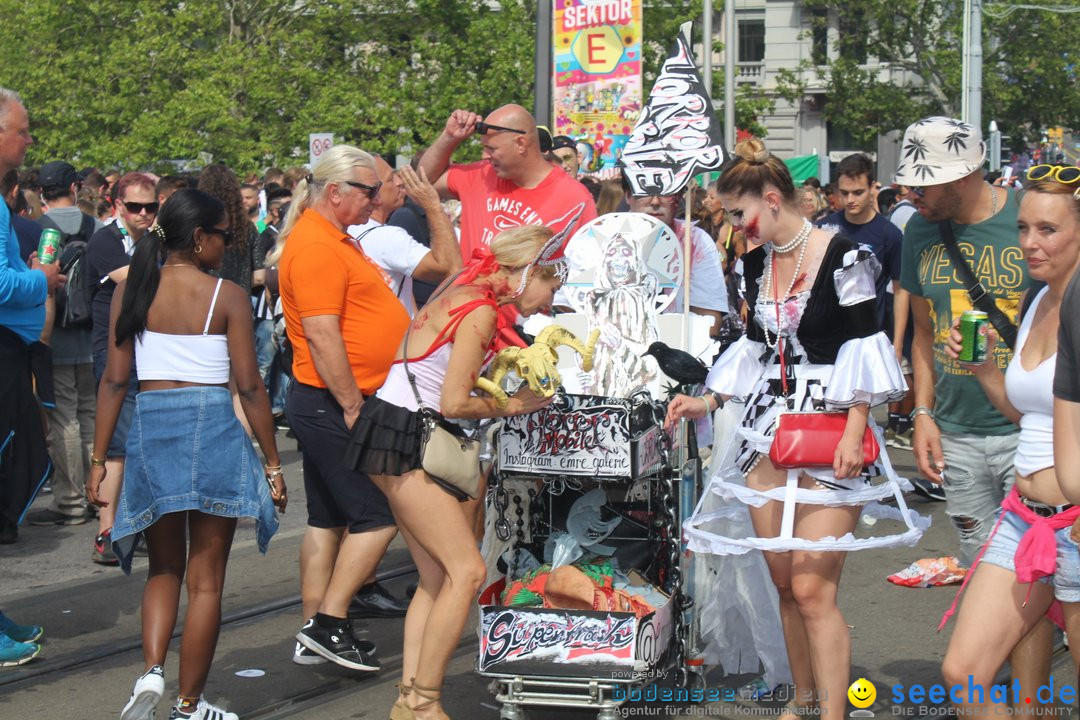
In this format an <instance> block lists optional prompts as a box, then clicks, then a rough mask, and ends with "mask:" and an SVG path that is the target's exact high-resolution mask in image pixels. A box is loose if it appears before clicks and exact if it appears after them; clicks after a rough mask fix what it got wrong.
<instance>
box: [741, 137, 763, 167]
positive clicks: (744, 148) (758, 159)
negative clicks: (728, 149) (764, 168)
mask: <svg viewBox="0 0 1080 720" xmlns="http://www.w3.org/2000/svg"><path fill="white" fill-rule="evenodd" d="M735 156H736V157H738V158H740V159H742V160H745V161H746V162H748V163H754V164H755V165H762V164H764V163H766V162H768V160H769V151H768V150H767V149H766V148H765V143H763V142H761V141H760V140H758V139H757V138H751V139H749V140H743V141H742V142H740V143H736V145H735Z"/></svg>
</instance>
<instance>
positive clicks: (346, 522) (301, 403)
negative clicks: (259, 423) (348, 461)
mask: <svg viewBox="0 0 1080 720" xmlns="http://www.w3.org/2000/svg"><path fill="white" fill-rule="evenodd" d="M285 415H286V416H287V417H288V420H289V426H290V427H291V428H292V430H293V432H294V433H296V439H297V441H298V442H299V443H300V445H301V447H302V448H303V462H304V491H305V492H306V493H307V510H308V525H310V526H311V527H317V528H338V527H348V529H349V532H350V533H358V532H365V531H367V530H374V529H376V528H381V527H386V526H389V525H394V524H395V523H394V515H393V513H391V512H390V504H389V503H388V502H387V501H386V496H385V495H383V493H382V491H381V490H379V488H377V487H376V486H375V484H374V483H373V482H371V478H369V477H368V476H367V475H365V474H364V473H361V472H357V471H356V470H353V469H351V468H349V467H347V466H346V465H345V451H346V449H347V448H348V446H349V429H348V428H347V427H345V418H344V415H343V413H342V410H341V406H340V405H338V404H337V401H336V400H334V396H333V395H332V394H331V393H330V391H329V390H326V389H325V388H317V387H312V386H310V385H304V384H303V383H299V382H293V383H291V384H290V385H289V395H288V397H287V399H286V401H285Z"/></svg>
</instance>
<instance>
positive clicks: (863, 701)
mask: <svg viewBox="0 0 1080 720" xmlns="http://www.w3.org/2000/svg"><path fill="white" fill-rule="evenodd" d="M847 697H848V700H849V701H851V704H852V705H854V706H855V707H857V708H868V707H870V706H871V705H873V704H874V700H876V699H877V688H875V687H874V683H872V682H870V681H869V680H867V679H866V678H859V679H858V680H856V681H855V682H853V683H851V687H849V688H848V690H847Z"/></svg>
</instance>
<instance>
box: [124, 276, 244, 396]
mask: <svg viewBox="0 0 1080 720" xmlns="http://www.w3.org/2000/svg"><path fill="white" fill-rule="evenodd" d="M220 291H221V279H220V278H218V281H217V285H216V286H215V287H214V297H213V299H212V300H210V311H209V312H207V313H206V324H205V325H203V331H202V335H176V334H173V333H159V332H153V331H152V330H143V331H142V333H141V334H140V335H139V336H138V337H136V338H135V370H136V373H138V376H139V380H175V381H177V382H193V383H201V384H203V385H224V384H225V383H227V382H229V369H230V365H229V347H228V343H227V342H226V336H225V335H210V334H209V332H210V319H211V318H212V317H213V316H214V307H215V306H216V305H217V299H218V293H219V292H220Z"/></svg>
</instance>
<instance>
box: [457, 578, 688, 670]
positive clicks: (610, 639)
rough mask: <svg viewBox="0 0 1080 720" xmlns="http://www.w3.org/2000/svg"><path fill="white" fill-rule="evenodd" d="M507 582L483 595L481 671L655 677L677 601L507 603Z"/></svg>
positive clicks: (479, 660) (480, 630)
mask: <svg viewBox="0 0 1080 720" xmlns="http://www.w3.org/2000/svg"><path fill="white" fill-rule="evenodd" d="M504 587H505V581H503V580H499V581H497V582H495V583H493V584H492V585H490V586H488V587H487V588H486V589H485V590H484V592H483V593H481V595H480V600H479V601H478V602H479V606H480V624H479V625H478V627H477V633H478V635H479V639H480V653H479V655H478V657H477V661H476V669H477V670H478V671H479V672H480V673H481V674H485V675H487V674H495V675H540V676H565V677H583V676H588V677H591V678H599V679H605V680H611V681H614V682H632V681H635V680H640V679H642V678H645V677H650V676H651V675H650V674H651V673H652V672H654V671H655V670H656V669H657V667H658V666H659V664H660V661H661V660H662V659H663V657H664V653H665V651H666V650H667V648H668V647H669V646H670V644H671V639H672V633H673V632H674V619H673V616H672V605H673V603H671V602H670V600H669V601H668V602H665V603H664V604H663V605H661V606H660V607H659V608H657V609H656V610H655V611H654V612H651V613H649V614H648V615H645V616H644V617H641V618H639V617H637V616H635V615H634V613H628V612H609V611H596V610H562V609H556V608H543V607H508V606H505V605H502V604H500V603H499V598H500V597H501V595H502V591H503V589H504Z"/></svg>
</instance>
